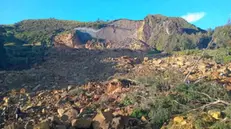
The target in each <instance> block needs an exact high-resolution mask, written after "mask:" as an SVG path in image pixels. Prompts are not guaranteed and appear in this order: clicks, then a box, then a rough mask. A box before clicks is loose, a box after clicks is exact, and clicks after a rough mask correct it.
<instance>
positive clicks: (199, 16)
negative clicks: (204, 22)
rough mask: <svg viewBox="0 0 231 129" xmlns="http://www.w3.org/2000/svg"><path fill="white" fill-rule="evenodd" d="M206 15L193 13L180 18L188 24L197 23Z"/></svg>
mask: <svg viewBox="0 0 231 129" xmlns="http://www.w3.org/2000/svg"><path fill="white" fill-rule="evenodd" d="M205 15H206V13H205V12H195V13H188V14H186V15H184V16H181V17H182V18H184V19H185V20H186V21H188V22H191V23H192V22H196V21H199V20H200V19H202V18H203V17H204V16H205Z"/></svg>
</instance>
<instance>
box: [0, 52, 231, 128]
mask: <svg viewBox="0 0 231 129" xmlns="http://www.w3.org/2000/svg"><path fill="white" fill-rule="evenodd" d="M193 51H194V50H192V51H191V52H176V53H173V54H164V53H159V54H152V53H147V52H141V51H132V50H127V49H115V50H110V49H108V50H88V49H50V50H49V51H48V54H47V56H46V57H45V58H44V60H45V61H44V62H43V63H41V64H37V65H34V66H33V67H32V68H30V69H25V70H20V71H0V88H1V90H0V100H1V103H0V113H1V117H0V124H1V128H6V129H21V128H22V129H23V128H25V129H33V128H34V129H68V128H71V129H100V128H102V129H108V128H110V129H124V128H129V129H133V128H134V129H135V128H136V129H141V128H144V129H146V128H147V129H148V128H150V129H151V128H154V129H159V128H162V129H165V128H166V129H167V128H170V129H201V128H216V129H218V128H219V129H221V128H222V129H225V128H227V129H228V128H230V127H231V125H230V121H231V116H230V113H231V106H230V100H231V99H230V90H231V63H229V62H224V63H221V62H220V61H221V59H223V58H219V60H218V59H217V57H215V56H214V55H217V53H222V52H224V50H219V49H218V50H208V51H207V50H206V51H205V52H202V50H201V51H199V50H198V51H196V52H195V53H196V54H195V53H193ZM201 53H205V54H202V56H201ZM211 53H215V54H211ZM226 58H228V56H227V57H226ZM226 58H225V59H226ZM226 60H227V59H226ZM17 107H18V108H20V110H21V112H20V113H15V110H16V108H17ZM15 114H19V116H20V117H19V119H18V120H16V118H15Z"/></svg>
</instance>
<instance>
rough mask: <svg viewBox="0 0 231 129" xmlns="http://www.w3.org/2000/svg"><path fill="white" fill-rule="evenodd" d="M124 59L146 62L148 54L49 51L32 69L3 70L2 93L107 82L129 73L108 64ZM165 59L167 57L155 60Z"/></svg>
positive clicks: (120, 50)
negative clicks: (129, 58)
mask: <svg viewBox="0 0 231 129" xmlns="http://www.w3.org/2000/svg"><path fill="white" fill-rule="evenodd" d="M122 56H128V57H131V58H138V59H141V60H143V57H144V56H146V54H145V52H141V51H132V50H128V49H115V50H111V49H107V50H88V49H70V48H66V49H50V50H49V51H48V55H47V56H46V57H45V58H44V60H45V61H44V62H43V63H42V64H40V65H37V66H33V67H32V68H31V69H26V70H20V71H0V90H1V91H7V90H11V89H20V88H25V89H27V90H28V91H39V90H44V89H59V88H64V87H67V86H69V85H73V86H79V85H82V84H86V83H88V82H92V81H106V80H108V78H111V77H112V76H114V75H115V74H120V73H121V74H122V73H123V72H124V73H126V71H127V68H126V67H125V68H122V69H120V70H118V69H116V68H115V67H116V66H117V65H118V62H116V61H105V60H107V59H115V58H120V57H122ZM163 56H166V55H158V56H156V57H158V58H161V57H163ZM156 57H153V58H156ZM141 62H142V61H141Z"/></svg>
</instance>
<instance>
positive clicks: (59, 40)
mask: <svg viewBox="0 0 231 129" xmlns="http://www.w3.org/2000/svg"><path fill="white" fill-rule="evenodd" d="M53 42H54V45H55V46H56V47H59V46H66V47H70V48H79V47H81V42H80V41H79V39H78V36H77V35H75V33H61V34H59V35H57V36H55V38H54V40H53Z"/></svg>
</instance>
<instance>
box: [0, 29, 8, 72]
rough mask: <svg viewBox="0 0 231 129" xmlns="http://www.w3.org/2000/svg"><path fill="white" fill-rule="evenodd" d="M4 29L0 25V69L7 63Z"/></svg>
mask: <svg viewBox="0 0 231 129" xmlns="http://www.w3.org/2000/svg"><path fill="white" fill-rule="evenodd" d="M5 32H6V31H5V29H4V28H3V27H0V69H2V68H5V67H6V65H7V56H6V50H5V48H4V33H5Z"/></svg>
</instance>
